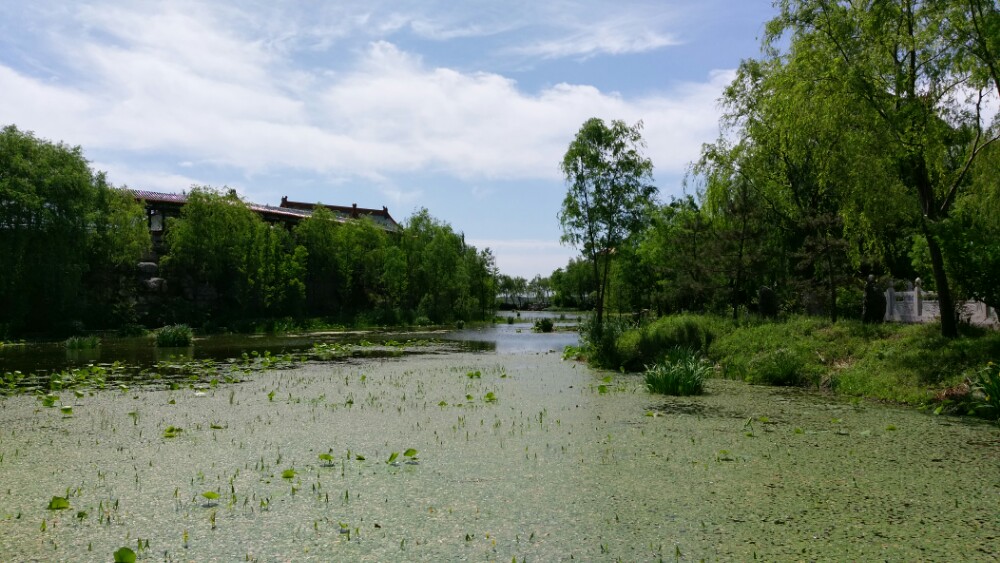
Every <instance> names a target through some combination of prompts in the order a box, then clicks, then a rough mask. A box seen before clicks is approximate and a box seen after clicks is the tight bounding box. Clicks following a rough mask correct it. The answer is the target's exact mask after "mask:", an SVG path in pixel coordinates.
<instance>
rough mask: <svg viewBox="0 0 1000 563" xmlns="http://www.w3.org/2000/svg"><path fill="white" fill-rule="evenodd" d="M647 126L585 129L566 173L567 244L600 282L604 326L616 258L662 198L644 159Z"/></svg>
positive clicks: (592, 122)
mask: <svg viewBox="0 0 1000 563" xmlns="http://www.w3.org/2000/svg"><path fill="white" fill-rule="evenodd" d="M641 130H642V122H639V123H637V124H635V125H633V126H628V125H626V124H625V122H623V121H618V120H615V121H612V122H611V125H610V127H609V126H608V125H606V124H605V123H604V121H603V120H601V119H598V118H591V119H588V120H587V121H586V122H584V124H583V125H582V126H581V127H580V130H579V131H578V132H577V134H576V137H575V138H574V139H573V141H572V142H571V143H570V145H569V148H568V149H567V150H566V154H565V155H564V156H563V160H562V163H561V165H560V168H561V169H562V172H563V175H564V176H565V178H566V183H567V184H569V189H568V190H567V193H566V198H565V199H564V200H563V204H562V209H561V210H560V212H559V223H560V225H561V226H562V231H563V236H562V240H563V242H565V243H569V244H572V245H574V246H576V247H577V248H579V249H580V250H581V251H582V252H583V255H584V256H585V257H586V258H587V259H588V261H589V262H590V265H591V267H592V268H593V269H594V278H595V279H596V281H597V298H596V303H595V304H596V309H597V314H596V322H597V324H598V325H600V324H601V323H602V322H603V321H604V315H603V313H604V296H605V291H606V289H607V284H608V272H609V271H610V270H609V267H610V264H611V261H612V257H613V256H614V254H615V253H616V252H618V251H619V247H621V246H622V244H623V243H624V242H625V241H626V240H627V239H629V238H630V237H632V236H633V235H635V234H636V233H638V232H639V231H640V230H641V229H642V228H643V227H644V226H645V225H646V223H647V221H648V213H649V209H650V207H651V206H652V202H653V198H654V197H655V195H656V192H657V190H656V187H655V186H653V185H652V175H653V163H652V162H651V161H650V160H649V159H648V158H646V157H645V156H643V154H642V149H643V148H644V146H645V143H644V142H643V140H642V134H641Z"/></svg>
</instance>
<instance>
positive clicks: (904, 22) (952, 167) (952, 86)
mask: <svg viewBox="0 0 1000 563" xmlns="http://www.w3.org/2000/svg"><path fill="white" fill-rule="evenodd" d="M778 6H779V7H780V14H779V16H778V17H776V18H775V19H774V20H772V21H771V22H770V23H769V24H768V26H767V33H766V41H765V43H766V45H767V46H768V48H769V55H770V57H771V58H772V59H777V60H788V59H789V58H790V57H791V56H793V55H795V56H797V57H799V58H800V59H801V60H803V61H808V65H806V64H803V65H802V69H801V70H802V72H803V74H802V75H801V77H802V80H803V81H810V82H816V83H826V84H830V85H835V86H836V87H838V88H839V89H840V92H841V93H842V94H843V101H842V102H841V103H842V104H846V105H847V107H849V108H850V112H851V114H852V119H851V121H852V122H855V123H856V122H857V120H858V118H860V119H862V120H866V121H867V122H868V125H867V127H869V128H870V129H880V130H883V131H885V132H886V133H887V134H885V135H882V136H881V138H882V139H884V144H883V145H882V146H881V147H880V149H879V153H880V154H878V155H873V156H877V157H878V158H886V157H887V158H889V159H891V161H892V162H893V163H894V172H895V174H896V177H897V180H898V181H899V182H900V183H901V184H902V186H904V187H905V195H904V199H902V200H901V201H899V205H903V206H911V207H912V208H914V209H917V210H918V212H919V216H920V218H919V221H918V222H919V225H918V228H919V231H920V232H921V233H922V234H923V236H924V237H925V238H926V241H927V246H928V250H929V254H930V258H931V264H932V269H933V274H934V281H935V286H936V289H937V291H938V298H939V300H940V303H941V311H942V315H941V331H942V334H943V335H944V336H947V337H953V336H956V335H957V334H958V326H957V319H956V316H955V315H954V313H953V311H954V310H955V303H954V299H953V297H952V291H951V284H950V283H949V279H948V274H947V271H946V268H945V257H944V254H943V251H942V249H943V248H944V247H945V246H946V245H945V244H944V243H945V242H947V241H946V240H945V237H946V236H947V235H946V229H943V228H942V226H943V224H944V223H945V222H946V220H947V219H948V217H949V216H950V214H951V213H952V210H953V207H954V204H955V202H956V200H957V199H959V197H960V196H961V195H962V193H963V192H964V191H966V190H967V189H968V187H969V185H970V181H969V179H970V171H971V170H972V167H973V164H974V163H975V161H976V159H977V158H978V157H979V156H980V154H981V153H982V151H983V149H984V148H985V147H987V146H989V145H990V144H991V143H993V142H995V141H996V140H997V138H998V135H1000V131H998V127H997V126H996V123H995V122H994V123H992V124H990V123H988V122H987V118H986V116H985V113H984V108H986V107H988V106H989V104H990V103H995V102H996V100H997V98H998V95H1000V63H998V61H1000V8H998V7H997V4H996V2H995V1H993V0H860V1H859V0H853V1H846V0H840V1H836V0H780V1H779V2H778ZM786 39H787V41H788V43H787V45H788V47H787V49H783V48H782V47H781V46H782V45H785V40H786ZM790 87H795V86H794V85H792V86H790ZM859 158H860V157H859ZM872 188H876V189H877V188H878V186H868V190H867V192H863V193H859V194H858V195H859V196H860V197H864V195H865V194H866V193H867V194H870V193H872V192H873V191H875V190H873V189H872Z"/></svg>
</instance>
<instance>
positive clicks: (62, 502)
mask: <svg viewBox="0 0 1000 563" xmlns="http://www.w3.org/2000/svg"><path fill="white" fill-rule="evenodd" d="M67 508H69V499H68V498H66V497H52V500H50V501H49V506H48V509H49V510H66V509H67Z"/></svg>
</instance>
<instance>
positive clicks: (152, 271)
mask: <svg viewBox="0 0 1000 563" xmlns="http://www.w3.org/2000/svg"><path fill="white" fill-rule="evenodd" d="M159 272H160V266H159V264H157V263H156V262H139V273H140V274H142V275H144V276H156V274H158V273H159Z"/></svg>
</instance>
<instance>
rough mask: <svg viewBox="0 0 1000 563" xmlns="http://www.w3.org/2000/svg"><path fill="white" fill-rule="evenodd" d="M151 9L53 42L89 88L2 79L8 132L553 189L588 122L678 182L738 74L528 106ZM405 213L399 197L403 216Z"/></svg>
mask: <svg viewBox="0 0 1000 563" xmlns="http://www.w3.org/2000/svg"><path fill="white" fill-rule="evenodd" d="M144 6H146V7H151V8H152V11H149V12H140V11H134V10H133V11H130V10H128V9H125V8H121V7H104V8H101V9H96V8H94V9H87V8H85V9H83V11H82V15H81V18H82V19H83V21H84V23H85V24H86V29H87V32H86V33H84V34H83V35H78V36H68V37H64V38H62V39H60V40H59V41H60V42H61V45H62V49H64V50H65V51H66V52H68V53H72V54H71V55H70V57H71V60H72V62H73V66H74V68H75V70H76V72H77V73H78V74H79V75H80V76H82V77H85V79H84V80H82V81H80V82H78V83H76V84H75V85H66V84H63V83H60V82H53V81H47V80H43V79H40V78H37V77H33V76H29V75H27V74H23V73H20V72H18V71H15V70H13V69H12V68H9V67H4V66H2V65H0V81H2V83H3V84H4V88H2V89H0V121H3V122H14V123H18V124H19V125H21V126H22V127H23V128H29V129H36V130H37V131H38V132H39V134H40V135H44V136H47V137H52V138H56V139H66V140H67V141H69V142H71V143H74V144H76V143H79V144H81V145H84V146H87V147H91V148H97V149H109V150H114V151H116V152H119V153H121V152H128V151H139V152H147V153H155V154H163V155H169V157H170V158H172V159H173V160H174V161H175V162H179V161H184V162H190V163H194V164H195V165H197V164H206V163H207V164H215V165H220V166H228V167H234V168H236V169H238V170H242V171H244V173H245V174H251V175H252V174H256V173H260V172H267V171H270V172H275V171H280V170H282V169H295V170H302V171H308V172H312V173H319V174H323V175H329V176H331V177H336V178H341V179H342V178H345V177H356V178H366V179H379V178H385V177H387V176H389V175H393V174H400V173H407V172H412V171H430V172H434V173H445V174H450V175H453V176H457V177H460V178H462V179H465V180H468V181H474V180H476V179H482V180H486V181H488V180H492V179H527V178H532V179H535V178H541V179H549V180H557V179H559V172H558V167H557V163H558V162H559V160H560V158H561V156H562V154H563V152H565V149H566V146H567V144H568V143H569V141H570V140H571V139H572V136H573V135H574V134H575V132H576V130H577V129H578V128H579V126H580V124H581V123H583V122H584V121H585V120H586V119H588V118H590V117H594V116H597V117H602V118H605V119H624V120H626V121H628V122H630V123H634V122H635V121H638V120H640V119H641V120H643V121H644V123H645V129H644V135H645V138H646V139H647V141H648V145H649V155H650V156H651V157H652V158H653V161H654V165H655V166H656V167H657V168H658V169H661V170H666V171H667V172H670V173H679V172H682V171H683V169H684V167H685V166H686V165H687V163H688V162H689V161H691V160H692V159H694V158H696V157H697V153H698V150H699V147H700V144H701V143H703V142H706V141H711V140H713V139H714V137H715V135H716V133H715V132H716V130H717V126H716V123H717V108H716V107H715V100H716V99H717V98H718V96H719V94H720V92H721V89H722V87H723V86H724V84H725V83H726V81H728V79H729V76H731V75H729V74H724V73H717V74H714V75H712V76H710V77H709V80H708V81H707V82H705V83H699V84H687V85H682V86H680V87H678V88H676V89H675V90H673V91H670V92H660V93H655V94H650V95H648V96H646V97H643V98H638V99H637V98H631V99H630V98H625V97H623V96H621V95H619V94H617V93H614V92H602V91H600V90H598V89H597V88H594V87H592V86H589V85H580V84H557V85H554V86H552V87H549V88H547V89H544V90H542V91H539V92H526V91H524V90H523V89H521V88H519V86H518V84H517V83H516V82H515V81H513V80H511V79H509V78H507V77H505V76H502V75H500V74H497V73H492V72H461V71H458V70H454V69H451V68H444V67H431V66H428V65H426V64H425V63H424V62H423V60H422V59H421V58H420V57H419V56H417V55H414V54H412V53H409V52H406V51H404V50H402V49H400V48H399V47H397V46H396V45H394V44H392V43H389V42H386V41H376V42H373V43H371V44H369V46H368V47H367V48H366V49H365V50H364V51H363V52H361V53H356V54H354V53H342V54H349V55H351V56H352V57H356V58H355V59H354V62H353V64H351V65H350V66H349V67H348V69H347V70H343V71H338V72H335V73H327V72H326V71H325V69H323V68H319V69H308V68H301V67H298V66H297V65H296V63H295V61H294V60H291V59H289V58H288V57H287V56H286V54H284V53H283V52H281V51H280V50H279V51H274V50H272V49H270V48H269V47H268V45H269V43H268V42H267V41H265V40H262V39H260V38H259V37H256V36H253V35H248V31H247V30H246V29H242V28H239V27H238V26H237V25H236V24H234V23H232V22H238V21H240V18H239V17H238V16H239V14H238V13H234V12H233V11H232V10H222V11H213V12H209V11H207V10H205V9H203V8H197V7H193V6H196V5H189V4H183V5H180V6H175V5H173V4H151V5H144ZM223 16H225V17H229V18H230V19H231V20H232V21H231V22H227V21H222V18H223ZM629 25H631V24H629ZM627 27H628V26H625V25H624V24H621V25H619V24H613V25H611V26H610V28H609V29H615V30H620V29H625V28H627ZM270 33H272V34H274V35H278V32H277V31H275V30H272V31H271V32H270ZM611 36H612V35H610V34H609V35H607V37H611ZM649 37H653V36H652V35H650V36H648V37H647V39H649ZM640 41H646V40H643V39H641V38H640ZM658 41H659V42H660V43H662V41H660V40H659V39H651V40H649V41H647V42H648V43H649V44H653V43H657V42H658ZM623 48H625V47H623ZM392 189H398V188H392ZM407 199H408V198H407V197H404V196H403V195H401V194H397V197H396V202H398V203H402V202H405V201H407ZM409 199H412V198H409Z"/></svg>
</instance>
